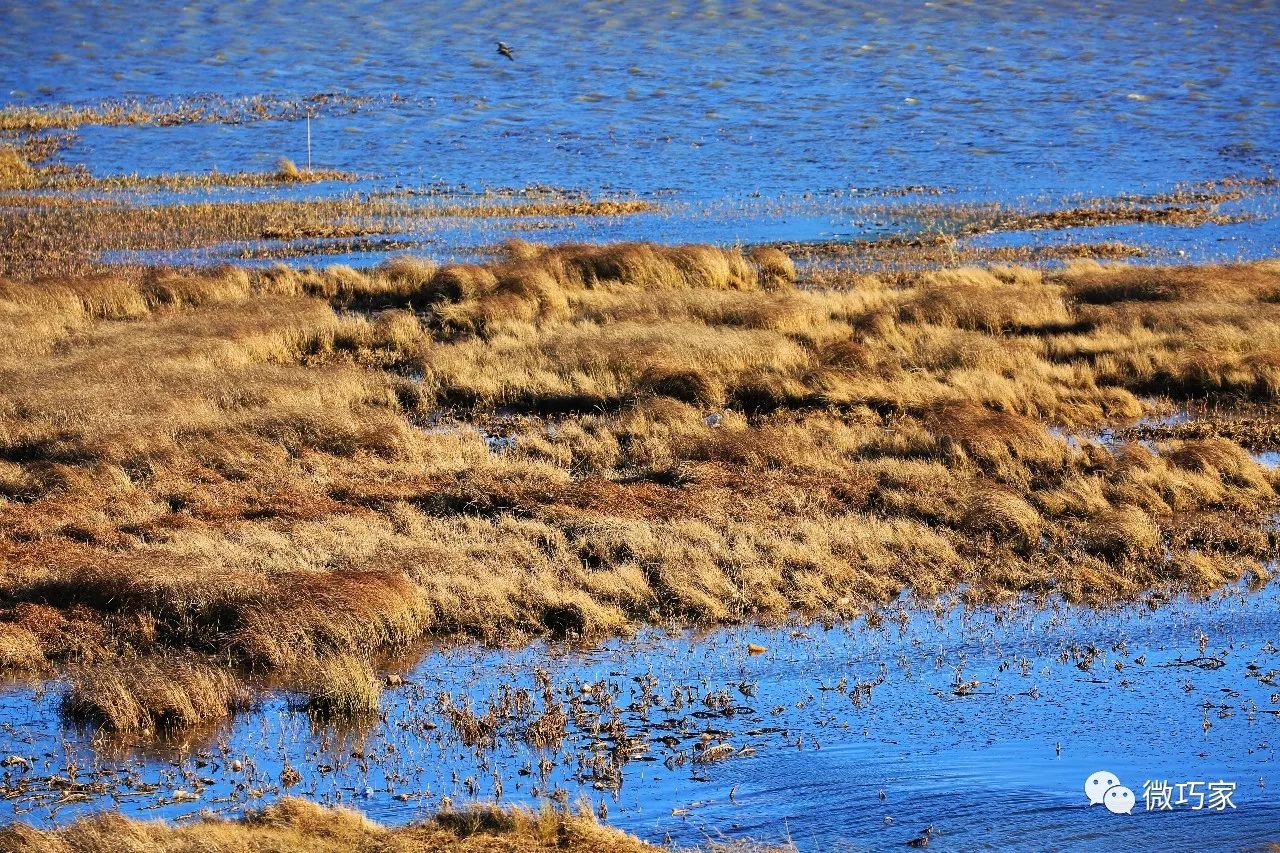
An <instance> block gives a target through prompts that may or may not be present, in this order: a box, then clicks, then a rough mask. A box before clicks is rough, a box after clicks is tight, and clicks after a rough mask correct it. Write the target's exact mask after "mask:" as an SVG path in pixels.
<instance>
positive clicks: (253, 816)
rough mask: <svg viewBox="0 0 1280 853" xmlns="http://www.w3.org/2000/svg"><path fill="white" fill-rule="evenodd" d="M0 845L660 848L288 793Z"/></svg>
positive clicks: (101, 848)
mask: <svg viewBox="0 0 1280 853" xmlns="http://www.w3.org/2000/svg"><path fill="white" fill-rule="evenodd" d="M0 847H3V849H5V850H7V851H11V853H37V851H39V853H108V851H118V850H129V851H135V853H184V851H194V850H199V851H202V853H427V851H432V853H434V851H452V853H498V851H502V853H537V851H552V850H564V849H572V850H596V851H601V853H642V851H656V850H659V849H662V848H658V847H654V846H652V845H649V844H645V843H644V842H642V841H640V840H639V839H637V838H635V837H634V836H632V835H628V834H626V833H624V832H622V831H620V830H617V829H612V828H610V827H607V826H602V825H600V824H598V823H597V822H596V821H595V819H594V818H593V817H592V816H591V814H590V811H589V810H583V811H581V812H575V813H570V812H565V811H555V810H551V809H546V810H544V811H541V812H533V811H530V810H527V809H519V808H500V807H498V806H475V807H472V808H470V809H467V810H462V811H446V812H441V813H440V814H438V815H436V816H435V817H434V818H432V819H430V820H428V821H426V822H423V823H418V824H413V825H410V826H405V827H396V828H389V827H383V826H381V825H379V824H377V823H374V822H373V821H371V820H369V819H368V818H366V817H364V816H363V815H361V814H359V813H358V812H355V811H352V810H350V809H343V808H324V807H322V806H319V805H316V804H315V803H310V802H307V801H305V800H301V799H295V798H285V799H282V800H281V801H279V802H278V803H275V804H273V805H271V806H268V807H266V808H264V809H262V810H259V811H255V812H251V813H250V814H249V815H247V816H246V817H245V818H243V819H241V820H225V819H221V818H215V817H204V818H201V819H199V820H197V821H194V822H191V823H185V824H182V825H177V824H168V823H161V822H145V821H139V820H132V819H129V818H126V817H123V816H121V815H119V814H113V813H105V814H98V815H94V816H91V817H86V818H81V819H80V820H77V821H75V822H74V823H71V824H69V825H67V826H65V827H62V828H59V829H51V830H38V829H33V828H31V827H28V826H25V825H23V824H15V825H11V826H8V827H4V828H0ZM758 849H760V850H761V851H763V850H764V848H758Z"/></svg>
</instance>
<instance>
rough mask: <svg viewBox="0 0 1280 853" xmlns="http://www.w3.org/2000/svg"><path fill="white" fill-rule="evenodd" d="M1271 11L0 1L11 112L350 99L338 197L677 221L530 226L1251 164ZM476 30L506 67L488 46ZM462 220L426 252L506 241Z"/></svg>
mask: <svg viewBox="0 0 1280 853" xmlns="http://www.w3.org/2000/svg"><path fill="white" fill-rule="evenodd" d="M1277 8H1278V7H1277V6H1276V5H1275V4H1274V3H1270V2H1267V3H1253V2H1248V3H1243V2H1242V3H1210V4H1197V5H1195V6H1180V7H1176V8H1175V9H1173V10H1170V9H1169V8H1168V7H1165V6H1162V5H1161V4H1154V3H1148V2H1122V3H1114V4H1107V5H1105V6H1097V5H1096V4H1090V3H1084V2H1063V0H1056V2H1050V3H1032V2H1025V0H1006V2H997V3H988V4H971V3H957V4H951V3H946V4H943V3H923V4H917V3H904V2H897V0H891V2H887V3H886V2H876V3H865V2H864V3H845V4H838V5H836V6H831V5H828V4H817V3H799V4H763V3H755V2H743V3H720V2H688V0H677V2H666V3H661V4H657V5H655V4H632V5H627V4H623V5H618V4H609V3H594V2H588V3H571V4H562V3H554V4H549V3H545V2H528V3H521V4H516V5H510V4H497V5H495V4H489V3H476V2H464V3H458V4H431V3H428V4H423V3H416V2H415V3H407V2H391V3H378V4H373V3H367V2H356V3H333V2H320V3H313V4H308V5H307V6H306V7H305V8H303V7H299V6H297V4H293V3H279V2H265V3H253V4H247V3H218V4H207V3H206V4H199V3H197V4H189V5H186V6H183V7H182V8H180V9H179V8H173V9H171V10H168V11H167V12H159V13H157V11H156V10H155V9H154V8H153V7H151V6H150V5H148V4H125V3H95V4H73V3H66V2H49V1H48V0H45V2H31V3H9V4H5V5H4V7H3V8H0V29H2V30H3V31H4V32H5V33H7V37H6V38H5V39H4V41H3V44H2V45H0V67H3V68H4V70H5V79H6V80H7V81H8V85H9V86H10V89H9V90H8V92H7V94H6V95H5V96H4V99H5V100H6V101H7V102H10V103H24V104H41V103H65V102H75V103H93V102H96V101H99V100H100V99H103V98H108V97H121V98H145V97H172V96H182V95H191V94H194V93H213V94H217V95H223V96H228V97H235V96H244V95H253V94H271V95H277V96H284V97H291V96H303V95H306V94H310V93H315V92H342V93H347V94H350V95H355V96H362V97H369V98H372V99H373V100H372V102H371V103H369V104H367V105H365V106H363V107H361V108H360V109H359V110H358V111H357V112H355V113H353V114H342V115H328V116H324V117H320V118H317V119H316V120H315V121H313V122H312V135H313V159H314V162H315V164H316V165H317V166H326V167H336V168H341V169H347V170H353V171H356V172H359V173H361V174H365V175H370V176H376V177H373V178H371V179H370V180H366V181H363V182H360V183H358V184H356V185H355V189H358V190H368V189H373V188H388V187H392V186H397V185H402V186H410V187H417V186H426V185H431V184H435V183H437V182H443V183H445V184H448V185H450V186H454V187H469V188H473V189H478V188H485V187H523V186H526V185H552V186H558V187H568V188H574V189H581V190H586V191H589V192H592V193H596V194H617V193H622V194H630V193H635V194H639V195H640V196H643V197H653V198H658V199H661V200H662V201H663V202H664V203H666V204H668V205H670V206H671V207H670V209H669V211H668V213H667V214H665V215H660V216H638V217H625V218H622V219H620V220H617V221H614V222H608V223H584V222H581V221H549V222H547V223H545V224H546V225H547V226H548V227H546V228H545V229H540V230H539V231H538V232H537V234H536V236H537V237H539V238H543V239H550V240H561V239H620V238H637V237H642V238H647V239H660V240H664V241H680V240H684V241H688V240H709V241H714V242H721V243H732V242H735V241H740V240H741V241H749V242H756V241H761V240H783V239H785V240H812V239H839V238H841V237H846V236H864V237H865V236H869V235H874V234H875V233H877V232H878V231H879V230H880V229H882V228H883V227H884V225H885V223H884V222H877V221H871V222H868V221H867V219H868V217H866V216H865V215H864V214H863V213H861V212H859V211H858V205H855V204H853V203H852V202H853V201H855V200H856V201H858V202H860V203H861V202H866V201H868V200H872V201H873V200H876V199H883V198H886V197H887V198H898V196H899V194H900V189H901V188H903V187H920V186H923V187H930V188H941V189H943V190H946V191H947V192H946V194H945V196H944V198H943V200H948V201H950V200H956V201H964V200H972V199H977V200H983V201H1001V202H1014V203H1019V204H1023V203H1030V204H1035V203H1036V202H1037V200H1039V201H1041V202H1044V203H1050V204H1064V203H1069V201H1070V200H1071V199H1073V198H1077V197H1079V196H1108V195H1113V194H1117V193H1137V192H1155V191H1163V190H1168V189H1171V188H1172V187H1173V186H1174V185H1175V184H1177V183H1178V182H1187V181H1192V182H1194V181H1201V180H1209V179H1215V178H1220V177H1223V176H1226V175H1253V176H1256V175H1260V174H1265V173H1266V172H1267V171H1268V170H1269V169H1271V168H1273V167H1274V166H1275V160H1276V152H1277V150H1280V97H1277V96H1276V92H1277V80H1278V79H1280V78H1278V76H1277V71H1278V70H1280V58H1278V57H1280V51H1277V50H1276V47H1277V46H1278V45H1280V25H1278V24H1277V21H1280V15H1277V14H1276V12H1277ZM497 39H502V40H504V41H506V42H508V43H510V44H511V45H512V47H513V49H514V51H515V54H516V61H514V62H511V61H508V60H506V59H504V58H503V57H501V56H499V55H498V54H497V53H496V51H495V48H494V42H495V40H497ZM77 132H78V134H79V141H78V143H77V144H76V145H75V146H74V148H73V149H72V150H70V151H69V152H67V154H66V155H65V156H66V158H67V159H68V160H70V161H73V162H84V163H86V164H87V165H88V166H89V167H90V168H91V169H92V170H93V172H94V173H95V174H111V173H119V172H130V171H139V172H142V173H155V172H170V171H207V170H209V169H211V168H214V167H217V168H219V169H221V170H223V171H234V170H237V169H269V168H272V167H273V165H274V163H275V161H276V159H277V158H278V157H280V156H290V157H292V158H293V159H295V160H297V161H298V162H303V161H304V160H305V157H306V143H305V139H306V130H305V127H304V124H303V123H302V122H299V121H292V122H287V121H284V122H260V123H251V124H242V125H191V126H177V127H166V128H156V127H82V128H80V129H79V130H78V131H77ZM350 189H352V188H351V187H349V186H346V185H335V186H333V187H331V188H330V191H334V192H345V191H349V190H350ZM307 191H308V192H314V191H317V189H316V188H309V189H308V190H307ZM319 191H325V190H324V189H320V190H319ZM271 192H273V193H275V194H278V193H279V190H274V191H271ZM227 194H230V195H234V196H244V197H261V196H262V195H263V193H262V191H240V192H234V193H227ZM833 194H834V195H833ZM1274 207H1275V204H1274V201H1271V202H1268V204H1267V205H1266V209H1265V210H1264V211H1263V215H1262V217H1261V219H1260V221H1255V222H1252V223H1247V224H1244V225H1234V226H1213V227H1209V228H1207V229H1191V230H1190V232H1188V231H1187V230H1186V229H1163V230H1160V229H1155V230H1153V229H1139V230H1140V231H1141V234H1140V236H1143V237H1147V238H1151V240H1152V241H1153V242H1154V244H1155V245H1157V246H1160V247H1165V248H1167V249H1168V250H1169V252H1168V254H1167V256H1166V259H1167V257H1172V258H1192V259H1199V258H1213V259H1218V258H1232V257H1250V256H1258V255H1265V254H1269V253H1274V252H1275V251H1276V249H1277V247H1278V246H1280V238H1278V235H1280V230H1278V228H1277V225H1276V221H1277V217H1275V215H1274V213H1275V211H1274ZM462 228H463V231H464V233H462V234H454V233H452V232H449V233H448V234H447V239H445V240H444V241H443V242H444V243H445V244H446V246H445V248H444V249H440V247H438V246H437V247H430V248H429V251H443V252H447V251H448V247H449V246H453V245H475V244H478V243H481V242H493V240H494V239H500V238H501V237H503V236H506V235H509V234H511V233H525V232H517V231H516V230H515V229H513V228H511V227H505V226H503V225H497V226H494V225H492V224H490V225H489V226H486V228H485V232H484V233H483V234H480V235H470V236H469V235H468V234H466V233H465V232H466V231H467V230H468V229H471V228H473V226H470V225H464V226H462ZM1097 230H1100V231H1103V232H1106V233H1105V235H1103V239H1122V238H1127V237H1128V236H1129V234H1127V233H1125V232H1123V231H1119V232H1117V231H1115V230H1114V229H1112V228H1106V229H1097ZM1130 230H1132V229H1130ZM1188 233H1191V234H1193V236H1191V237H1188V236H1187V234H1188ZM525 235H526V236H527V233H526V234H525ZM1000 239H1004V240H1009V239H1015V238H1012V237H1008V236H1004V237H1002V238H1000ZM1020 239H1022V240H1028V239H1029V240H1033V241H1041V240H1043V239H1046V238H1044V237H1043V235H1036V236H1032V237H1027V236H1025V235H1024V236H1023V237H1021V238H1020ZM1166 244H1167V245H1166ZM1179 252H1181V253H1183V254H1179ZM376 255H377V253H357V254H356V255H354V256H352V257H343V258H338V259H336V260H341V261H357V262H358V261H364V260H369V259H371V258H373V257H376Z"/></svg>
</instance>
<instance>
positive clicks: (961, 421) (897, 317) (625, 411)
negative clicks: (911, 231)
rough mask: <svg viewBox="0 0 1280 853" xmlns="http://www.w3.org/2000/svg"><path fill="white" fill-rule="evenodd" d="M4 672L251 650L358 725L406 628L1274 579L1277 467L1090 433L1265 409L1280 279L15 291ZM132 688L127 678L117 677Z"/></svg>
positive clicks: (475, 275) (94, 286) (618, 620)
mask: <svg viewBox="0 0 1280 853" xmlns="http://www.w3.org/2000/svg"><path fill="white" fill-rule="evenodd" d="M0 326H2V327H3V332H0V347H2V348H0V566H2V567H3V568H2V569H0V571H3V573H4V575H3V580H2V582H0V588H2V589H3V596H2V597H0V662H2V663H3V664H4V665H5V666H7V667H8V668H10V669H18V668H28V669H39V668H41V667H47V666H57V667H59V668H71V669H73V671H74V673H75V675H74V678H73V687H72V691H71V693H70V694H69V695H68V699H67V702H66V705H65V708H66V710H67V711H68V712H69V713H72V714H75V715H77V716H84V717H86V718H90V719H95V720H98V721H100V722H102V723H104V724H105V725H107V726H109V727H114V728H117V729H120V730H126V731H127V730H137V729H147V728H151V727H156V726H172V725H186V724H190V723H193V722H195V721H197V720H198V719H209V718H215V717H218V716H222V715H224V714H227V713H230V712H232V711H234V710H235V709H236V708H237V707H241V706H242V705H243V704H244V703H245V702H246V701H248V697H247V696H246V694H245V692H244V686H243V685H244V683H245V682H244V678H245V677H246V676H248V675H251V674H253V673H260V674H262V675H264V676H268V677H269V678H270V679H272V680H274V681H276V682H283V683H285V684H287V685H289V686H292V687H294V688H295V689H297V690H299V691H301V692H302V693H304V694H306V695H308V696H310V697H311V700H310V702H311V704H312V706H313V707H314V708H316V709H317V710H321V711H326V712H336V713H344V712H351V711H359V710H362V709H372V708H375V707H376V704H377V691H378V684H377V682H376V681H375V680H374V678H373V671H372V670H371V669H370V666H369V661H370V660H371V656H373V655H375V654H377V653H378V652H380V651H382V650H385V649H388V648H392V647H397V646H402V645H405V644H408V643H410V642H412V641H414V640H416V639H418V638H420V637H423V636H427V635H430V636H436V637H444V636H467V637H476V638H480V639H483V640H485V641H487V642H493V643H518V642H523V641H525V640H527V639H528V638H530V637H531V636H536V635H540V634H551V635H555V636H564V637H571V638H578V639H590V638H598V637H602V636H605V635H607V634H611V633H616V632H627V631H630V630H632V629H634V628H635V627H636V626H638V625H641V624H644V623H667V622H675V623H683V624H699V625H710V624H722V623H739V622H748V621H754V622H775V621H779V620H782V619H785V618H786V617H787V616H788V615H789V614H792V613H794V612H800V613H803V614H806V615H809V616H815V617H826V618H835V617H841V616H849V615H852V614H855V613H857V612H860V611H863V610H865V609H867V608H869V607H873V606H876V605H878V604H881V603H883V602H886V601H889V600H891V599H893V598H894V597H895V596H897V595H898V594H900V593H901V592H902V591H904V590H908V589H910V590H913V591H915V592H916V593H917V594H920V595H923V596H929V595H933V594H936V593H940V592H942V591H945V590H948V589H955V588H962V589H963V590H964V591H965V595H966V596H967V597H968V598H969V600H971V601H998V600H1006V599H1008V598H1010V597H1013V596H1016V595H1020V594H1025V593H1031V594H1035V595H1046V596H1047V595H1052V596H1060V597H1063V598H1065V599H1067V600H1069V601H1073V602H1089V603H1106V602H1111V601H1116V600H1127V599H1136V598H1140V597H1144V596H1156V597H1158V596H1161V595H1168V594H1172V593H1174V592H1176V591H1182V590H1189V591H1191V592H1193V593H1205V592H1208V591H1211V590H1214V589H1216V588H1219V587H1220V586H1221V585H1223V584H1224V583H1226V582H1228V581H1231V580H1234V579H1238V578H1241V577H1247V578H1250V579H1252V580H1254V581H1258V582H1261V581H1262V580H1265V579H1266V578H1267V569H1266V567H1265V566H1266V563H1267V562H1268V561H1269V560H1270V559H1272V558H1273V557H1274V554H1275V542H1274V534H1273V533H1272V532H1271V525H1270V522H1269V519H1270V518H1271V516H1272V514H1273V513H1274V511H1275V509H1276V493H1275V491H1274V488H1275V485H1276V475H1275V473H1274V472H1273V471H1271V470H1270V469H1267V468H1265V467H1263V466H1261V465H1259V464H1258V463H1257V462H1256V461H1255V460H1254V459H1253V457H1251V455H1250V454H1249V453H1248V452H1247V451H1246V450H1245V449H1243V448H1242V447H1241V445H1240V444H1239V443H1238V441H1237V440H1236V438H1235V437H1233V436H1232V435H1231V434H1229V433H1228V434H1223V435H1218V434H1201V435H1196V436H1195V437H1187V438H1182V437H1177V438H1173V439H1171V440H1168V441H1159V442H1157V443H1154V444H1153V443H1149V442H1148V443H1142V442H1137V441H1134V442H1131V443H1127V444H1126V443H1118V442H1115V441H1111V440H1108V439H1107V438H1106V435H1107V434H1106V433H1103V432H1101V430H1103V428H1104V427H1108V426H1116V425H1124V424H1132V423H1134V422H1135V421H1137V419H1139V418H1142V417H1143V416H1144V415H1153V414H1157V413H1158V412H1159V411H1161V406H1160V405H1158V404H1157V403H1156V402H1155V401H1152V400H1150V399H1149V398H1148V395H1152V394H1156V393H1162V394H1167V395H1171V396H1173V397H1175V398H1187V399H1190V398H1198V399H1206V398H1207V399H1222V400H1226V399H1230V400H1233V401H1238V403H1239V404H1240V405H1242V406H1246V407H1248V406H1259V405H1261V404H1266V403H1269V402H1272V401H1273V399H1274V397H1275V396H1276V395H1277V393H1280V362H1277V360H1276V359H1275V357H1274V354H1275V352H1276V351H1277V350H1278V349H1280V264H1277V263H1276V262H1260V263H1253V264H1240V265H1231V266H1206V267H1176V268H1129V267H1124V266H1102V265H1098V264H1096V263H1092V262H1076V263H1073V264H1072V265H1070V266H1068V267H1066V268H1065V269H1062V270H1058V271H1053V272H1046V271H1039V270H1032V269H1025V268H1016V267H1003V268H1002V267H997V268H991V269H977V268H960V269H948V270H938V271H927V272H917V273H893V274H888V273H886V274H881V275H864V274H854V273H844V274H840V275H834V274H832V275H826V276H824V277H823V278H822V279H821V283H820V286H819V285H818V284H815V283H812V282H808V281H806V280H805V279H804V278H803V276H801V275H798V274H797V271H796V268H795V266H794V265H793V264H792V261H791V259H790V258H789V257H787V255H786V254H784V253H783V252H781V251H779V250H777V249H772V248H759V249H755V250H753V251H751V252H750V253H748V254H746V255H744V254H740V253H738V252H736V251H730V250H723V249H718V248H713V247H708V246H682V247H674V248H665V247H661V246H656V245H650V244H618V245H605V246H600V245H567V246H559V247H554V248H548V247H542V246H537V245H533V244H529V243H523V242H511V243H509V244H507V246H506V247H505V249H504V255H503V257H502V258H500V259H498V260H496V261H493V262H489V263H484V264H472V265H457V264H455V265H448V266H443V267H437V266H436V265H434V264H432V263H430V262H428V261H425V260H420V259H413V258H402V259H397V260H394V261H391V262H388V263H386V264H384V265H382V266H380V267H377V268H373V269H370V270H366V271H356V270H353V269H350V268H347V267H330V268H328V269H326V270H302V271H298V270H290V269H285V268H283V267H278V268H274V269H267V270H257V271H250V270H245V269H233V268H224V269H213V270H204V271H178V270H165V269H149V270H142V271H126V270H120V271H116V272H114V273H102V274H96V275H91V276H85V277H60V278H57V279H46V280H42V281H38V282H31V283H23V282H17V281H3V282H0ZM122 684H128V685H130V690H129V691H128V693H127V696H126V695H124V694H123V692H122V690H121V685H122Z"/></svg>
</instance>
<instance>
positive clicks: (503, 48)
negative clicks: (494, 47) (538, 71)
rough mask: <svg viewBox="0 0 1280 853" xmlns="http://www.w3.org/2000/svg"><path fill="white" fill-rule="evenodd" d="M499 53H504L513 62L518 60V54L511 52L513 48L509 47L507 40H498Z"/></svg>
mask: <svg viewBox="0 0 1280 853" xmlns="http://www.w3.org/2000/svg"><path fill="white" fill-rule="evenodd" d="M498 53H500V54H502V55H503V56H505V57H506V58H507V59H510V60H511V61H512V62H515V61H516V55H515V54H514V53H512V52H511V48H509V47H507V43H506V42H501V41H500V42H498Z"/></svg>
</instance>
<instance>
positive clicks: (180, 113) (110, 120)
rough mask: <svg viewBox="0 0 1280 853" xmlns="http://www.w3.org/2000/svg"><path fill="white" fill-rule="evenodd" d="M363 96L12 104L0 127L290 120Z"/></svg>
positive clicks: (350, 106)
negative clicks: (38, 104)
mask: <svg viewBox="0 0 1280 853" xmlns="http://www.w3.org/2000/svg"><path fill="white" fill-rule="evenodd" d="M368 101H369V99H368V98H362V97H356V96H352V95H343V94H338V93H332V92H325V93H320V94H315V95H308V96H306V97H302V98H281V97H276V96H272V95H255V96H252V97H247V98H224V97H221V96H218V95H201V96H191V97H183V98H169V99H164V98H155V99H145V100H136V99H135V100H108V101H103V102H101V103H97V104H85V105H74V104H54V105H44V106H21V105H11V106H7V107H4V108H3V109H0V131H5V132H13V131H19V132H28V133H29V132H33V131H42V130H48V129H50V128H74V127H80V126H81V125H86V124H97V125H155V126H161V127H168V126H173V125H181V124H207V123H215V124H245V123H248V122H254V121H294V120H297V119H300V118H306V117H307V116H315V115H321V114H325V113H340V112H354V111H355V110H357V109H359V108H360V107H361V106H363V105H364V104H366V103H368Z"/></svg>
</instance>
